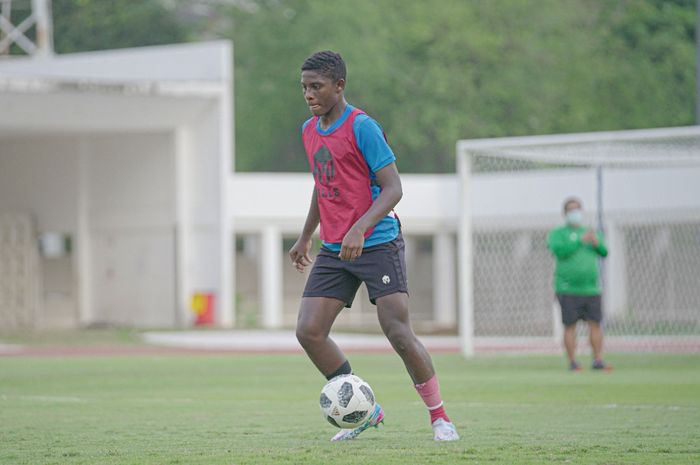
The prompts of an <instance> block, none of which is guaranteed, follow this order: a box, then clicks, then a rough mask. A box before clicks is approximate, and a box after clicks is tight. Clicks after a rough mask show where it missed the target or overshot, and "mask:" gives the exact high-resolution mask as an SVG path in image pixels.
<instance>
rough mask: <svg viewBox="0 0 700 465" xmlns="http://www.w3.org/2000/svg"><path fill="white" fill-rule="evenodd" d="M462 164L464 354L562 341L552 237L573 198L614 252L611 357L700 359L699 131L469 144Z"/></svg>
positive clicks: (609, 287)
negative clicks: (685, 355)
mask: <svg viewBox="0 0 700 465" xmlns="http://www.w3.org/2000/svg"><path fill="white" fill-rule="evenodd" d="M457 167H458V176H459V179H460V186H461V191H460V216H459V221H460V224H459V241H458V244H459V257H458V269H459V332H460V338H461V345H462V351H463V353H464V354H465V355H466V356H471V355H473V354H474V353H475V352H481V351H499V350H503V351H516V352H517V351H536V350H545V351H551V350H556V349H558V347H559V346H560V336H561V324H560V320H559V318H560V316H559V309H558V306H557V305H556V304H555V296H554V290H553V285H552V281H553V270H554V260H553V258H552V257H551V254H550V253H549V251H548V250H547V245H546V237H547V234H548V232H549V230H551V229H552V228H554V227H556V226H558V225H560V224H562V223H563V218H562V215H561V211H562V202H563V201H564V199H565V198H567V197H570V196H575V197H578V198H580V199H581V200H582V201H583V206H584V211H585V213H586V215H587V217H586V223H587V224H588V225H590V226H591V227H594V228H598V229H600V230H601V231H602V232H603V234H604V236H605V240H606V242H607V244H608V248H609V250H610V255H609V257H608V258H607V259H605V260H603V261H601V264H600V266H601V286H602V289H603V306H604V309H603V311H604V328H605V333H606V341H605V344H606V348H607V349H606V350H607V351H618V352H640V351H685V352H700V126H689V127H679V128H659V129H645V130H631V131H615V132H598V133H581V134H560V135H550V136H530V137H510V138H497V139H475V140H461V141H459V142H458V143H457ZM580 326H583V325H580ZM581 344H582V343H580V345H581Z"/></svg>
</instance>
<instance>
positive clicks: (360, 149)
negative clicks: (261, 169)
mask: <svg viewBox="0 0 700 465" xmlns="http://www.w3.org/2000/svg"><path fill="white" fill-rule="evenodd" d="M345 79H346V70H345V63H344V62H343V59H342V58H341V56H340V55H339V54H337V53H334V52H331V51H323V52H318V53H315V54H314V55H312V56H310V57H309V58H308V59H307V60H306V61H305V62H304V64H303V65H302V67H301V86H302V89H303V91H304V98H305V100H306V103H307V105H308V106H309V109H310V110H311V113H312V114H313V115H314V116H313V117H312V118H310V119H309V120H307V121H306V122H305V123H304V125H303V129H302V138H303V141H304V147H305V149H306V154H307V158H308V161H309V165H310V167H311V171H312V173H313V176H314V182H315V186H314V190H313V194H312V196H311V205H310V207H309V212H308V214H307V217H306V222H305V223H304V229H303V231H302V233H301V235H300V236H299V239H298V240H297V242H296V243H295V244H294V245H293V246H292V248H291V249H290V251H289V257H290V258H291V260H292V264H293V266H295V267H296V268H297V270H298V271H299V272H303V271H304V269H305V268H306V267H307V266H309V265H311V263H312V260H311V257H310V255H309V253H310V251H311V238H312V235H313V233H314V231H315V230H316V227H317V226H319V224H320V226H321V231H320V233H321V241H322V242H323V246H322V247H321V250H320V251H319V253H318V255H317V257H316V260H315V262H314V265H313V267H312V269H311V274H310V275H309V279H308V280H307V283H306V287H305V289H304V294H303V297H302V301H301V307H300V309H299V318H298V322H297V331H296V334H297V339H298V340H299V342H300V343H301V345H302V347H303V348H304V350H305V351H306V353H307V355H308V356H309V358H310V359H311V361H312V362H313V363H314V365H316V368H318V370H319V371H320V372H321V373H322V374H323V375H324V376H325V377H326V378H327V379H332V378H334V377H335V376H338V375H342V374H349V373H352V369H351V367H350V363H349V362H348V360H347V358H346V357H345V354H343V352H342V351H341V350H340V348H339V347H338V346H337V345H336V344H335V342H333V340H332V339H331V338H330V337H329V333H330V330H331V326H332V325H333V322H334V321H335V319H336V317H337V316H338V314H339V313H340V312H341V310H342V309H343V308H344V307H350V306H351V305H352V301H353V299H354V298H355V293H356V292H357V289H358V287H359V286H360V284H361V283H362V282H364V283H365V284H366V286H367V290H368V291H369V297H370V301H371V302H372V303H373V304H375V305H376V306H377V315H378V318H379V324H380V325H381V328H382V330H383V331H384V334H385V335H386V337H387V338H388V339H389V341H390V342H391V345H392V347H393V348H394V350H396V352H397V353H398V354H399V356H400V357H401V359H402V360H403V362H404V364H405V366H406V369H407V371H408V374H409V375H410V377H411V379H412V380H413V384H414V386H415V388H416V391H417V392H418V394H419V395H420V397H421V398H422V399H423V401H424V402H425V405H426V407H427V408H428V411H429V413H430V422H431V425H432V428H433V438H434V439H435V440H436V441H454V440H457V439H459V435H458V434H457V430H456V429H455V427H454V425H453V424H452V422H451V421H450V419H449V417H448V416H447V414H446V413H445V408H444V406H443V403H442V398H441V396H440V388H439V385H438V380H437V377H436V375H435V369H434V368H433V364H432V361H431V359H430V355H429V354H428V352H427V351H426V349H425V347H423V345H422V344H421V342H420V341H419V340H418V339H417V338H416V335H415V334H414V333H413V329H412V328H411V323H410V319H409V314H408V286H407V282H406V264H405V261H404V242H403V238H402V236H401V228H400V223H399V220H398V218H397V217H396V215H395V214H394V211H393V209H394V206H395V205H396V204H397V203H398V202H399V200H400V199H401V196H402V190H401V179H400V177H399V173H398V170H397V168H396V164H395V161H396V157H395V156H394V154H393V152H392V150H391V148H390V147H389V145H388V144H387V142H386V138H385V137H384V133H383V132H382V129H381V128H380V127H379V125H378V124H377V122H376V121H374V120H373V119H372V118H370V117H369V116H367V115H366V114H365V113H364V112H363V111H362V110H359V109H357V108H355V107H353V106H351V105H349V104H348V103H347V102H346V101H345V96H344V91H345ZM383 419H384V411H383V410H382V408H381V406H379V404H376V406H375V410H374V411H373V412H372V414H371V415H370V417H369V419H368V420H367V421H366V422H365V423H364V424H363V425H361V426H360V427H358V428H355V429H345V430H341V431H340V432H339V433H338V434H336V435H335V436H334V437H333V438H332V439H331V440H332V441H343V440H349V439H354V438H355V437H357V436H358V435H359V434H360V433H362V432H363V431H364V430H366V429H367V428H369V427H371V426H378V425H379V423H381V422H382V421H383Z"/></svg>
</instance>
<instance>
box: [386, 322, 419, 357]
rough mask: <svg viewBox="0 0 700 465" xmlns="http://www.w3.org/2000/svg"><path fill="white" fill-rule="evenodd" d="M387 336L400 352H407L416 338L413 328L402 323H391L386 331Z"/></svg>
mask: <svg viewBox="0 0 700 465" xmlns="http://www.w3.org/2000/svg"><path fill="white" fill-rule="evenodd" d="M386 337H387V339H389V342H391V346H392V347H393V348H394V350H396V352H398V353H405V352H407V351H408V350H409V349H410V348H411V346H412V344H413V341H414V339H415V336H414V335H413V332H412V331H411V328H410V327H407V326H406V325H401V324H397V325H391V326H390V327H389V328H388V330H387V332H386Z"/></svg>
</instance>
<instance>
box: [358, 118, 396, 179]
mask: <svg viewBox="0 0 700 465" xmlns="http://www.w3.org/2000/svg"><path fill="white" fill-rule="evenodd" d="M352 129H353V131H354V133H355V140H356V141H357V147H358V148H359V149H360V151H361V152H362V154H363V155H364V156H365V160H366V161H367V166H369V169H370V170H372V172H374V173H376V172H377V171H379V170H380V169H382V168H384V167H385V166H387V165H389V164H391V163H393V162H394V161H396V157H395V156H394V152H392V150H391V147H389V144H387V142H386V139H385V138H384V131H382V128H381V127H379V124H377V122H376V121H374V120H373V119H372V118H370V117H369V116H367V115H364V114H361V115H357V117H356V118H355V121H354V122H353V125H352Z"/></svg>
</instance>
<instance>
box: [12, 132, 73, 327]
mask: <svg viewBox="0 0 700 465" xmlns="http://www.w3.org/2000/svg"><path fill="white" fill-rule="evenodd" d="M77 154H78V141H77V140H76V138H75V137H69V136H53V137H46V136H45V137H38V138H33V139H28V138H18V137H16V138H9V139H0V211H3V212H8V211H9V212H22V213H25V212H26V213H30V214H31V215H32V217H33V219H34V220H35V221H36V228H37V232H38V233H39V234H41V233H44V232H60V233H63V234H67V235H68V236H70V237H71V238H72V239H75V238H76V233H77V222H78V210H77V198H78V178H77V172H78V156H77ZM74 258H75V256H74V255H68V256H66V257H61V258H51V259H48V258H43V257H42V258H40V269H41V276H40V282H42V283H43V286H42V294H41V296H40V298H39V304H40V305H39V308H37V309H36V310H37V313H36V314H37V318H38V321H36V325H37V327H40V328H41V327H71V326H74V325H75V324H76V323H77V314H78V294H77V277H76V274H77V271H76V262H75V259H74Z"/></svg>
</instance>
